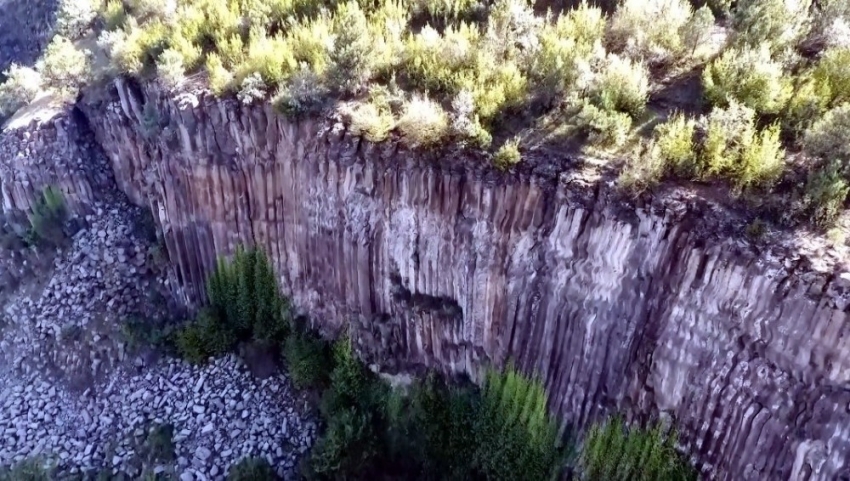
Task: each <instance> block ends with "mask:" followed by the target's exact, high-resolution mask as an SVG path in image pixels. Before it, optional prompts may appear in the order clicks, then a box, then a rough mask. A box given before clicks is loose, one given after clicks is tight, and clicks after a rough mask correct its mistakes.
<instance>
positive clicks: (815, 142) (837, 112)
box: [803, 102, 850, 173]
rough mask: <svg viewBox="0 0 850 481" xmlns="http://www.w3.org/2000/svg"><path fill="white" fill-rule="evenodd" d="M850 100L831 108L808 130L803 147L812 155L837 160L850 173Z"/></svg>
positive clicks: (827, 159) (826, 159)
mask: <svg viewBox="0 0 850 481" xmlns="http://www.w3.org/2000/svg"><path fill="white" fill-rule="evenodd" d="M848 132H850V102H848V103H845V104H842V105H839V106H838V107H835V108H834V109H831V110H829V111H828V112H827V113H826V114H825V115H824V116H823V117H822V118H821V119H820V120H818V121H817V122H815V123H814V124H813V125H812V126H811V128H809V129H808V130H807V131H806V135H805V137H804V138H803V149H804V151H805V152H806V154H808V155H809V156H811V157H815V158H819V159H823V160H825V161H830V162H831V161H837V162H839V163H840V165H841V166H842V169H843V170H844V171H845V172H848V173H850V143H848V142H847V133H848Z"/></svg>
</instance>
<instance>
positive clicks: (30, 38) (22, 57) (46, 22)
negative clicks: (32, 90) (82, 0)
mask: <svg viewBox="0 0 850 481" xmlns="http://www.w3.org/2000/svg"><path fill="white" fill-rule="evenodd" d="M58 8H59V2H58V1H57V0H0V10H2V12H3V15H0V72H5V71H6V70H7V69H8V68H9V65H11V64H12V63H13V62H14V63H17V64H20V65H27V66H32V65H33V64H35V62H36V60H38V57H39V56H41V52H42V51H43V50H44V48H45V47H46V46H47V43H48V41H49V40H50V38H51V37H52V36H53V31H54V28H55V26H56V11H57V10H58ZM0 80H3V79H2V76H0Z"/></svg>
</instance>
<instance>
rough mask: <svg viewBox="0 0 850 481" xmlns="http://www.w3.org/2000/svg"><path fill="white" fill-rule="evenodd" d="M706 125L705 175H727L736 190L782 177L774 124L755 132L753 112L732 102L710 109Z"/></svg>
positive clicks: (703, 164) (704, 143) (781, 159)
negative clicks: (721, 107) (725, 106)
mask: <svg viewBox="0 0 850 481" xmlns="http://www.w3.org/2000/svg"><path fill="white" fill-rule="evenodd" d="M706 123H707V126H706V135H705V140H704V141H703V146H702V152H701V155H700V158H701V163H702V168H703V169H704V173H705V174H708V175H717V174H720V175H726V176H728V177H729V178H730V179H731V180H732V181H733V182H734V184H735V185H736V187H738V188H744V187H749V186H752V185H766V184H769V183H771V182H773V181H774V180H776V179H777V178H778V176H779V175H780V174H781V171H782V165H783V160H784V155H785V151H784V149H783V148H782V146H781V143H780V141H779V127H778V126H777V125H775V124H774V125H771V126H769V127H767V128H765V129H763V130H761V131H758V130H757V129H756V126H755V112H754V111H753V110H752V109H750V108H747V107H745V106H743V105H740V104H737V103H734V102H733V103H732V104H730V106H729V108H727V109H720V108H715V109H714V110H712V112H711V114H710V115H709V116H708V119H707V121H706Z"/></svg>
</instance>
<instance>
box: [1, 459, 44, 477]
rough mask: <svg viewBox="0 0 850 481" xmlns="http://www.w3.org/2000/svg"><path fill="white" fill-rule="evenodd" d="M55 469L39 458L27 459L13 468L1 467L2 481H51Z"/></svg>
mask: <svg viewBox="0 0 850 481" xmlns="http://www.w3.org/2000/svg"><path fill="white" fill-rule="evenodd" d="M53 477H54V469H53V467H51V466H49V465H47V464H45V462H44V461H43V460H41V459H39V458H26V459H24V460H23V461H20V462H18V463H16V464H15V465H13V466H10V467H6V466H0V481H50V480H52V479H53Z"/></svg>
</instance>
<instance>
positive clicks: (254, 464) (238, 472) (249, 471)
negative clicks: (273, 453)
mask: <svg viewBox="0 0 850 481" xmlns="http://www.w3.org/2000/svg"><path fill="white" fill-rule="evenodd" d="M276 479H280V478H279V477H278V475H277V473H275V471H274V468H272V466H271V465H270V464H269V462H268V461H266V460H265V459H264V458H243V459H241V460H240V461H239V462H238V463H236V464H234V465H232V466H230V469H229V470H228V471H227V481H274V480H276Z"/></svg>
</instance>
